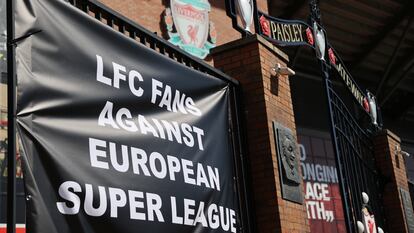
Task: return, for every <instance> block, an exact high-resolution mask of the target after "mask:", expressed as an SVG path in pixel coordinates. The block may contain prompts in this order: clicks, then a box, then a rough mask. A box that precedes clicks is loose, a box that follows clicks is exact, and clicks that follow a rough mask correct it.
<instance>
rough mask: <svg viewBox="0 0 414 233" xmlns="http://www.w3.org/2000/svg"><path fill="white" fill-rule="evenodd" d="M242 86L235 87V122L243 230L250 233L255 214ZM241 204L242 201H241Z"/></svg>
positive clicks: (252, 230)
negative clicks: (249, 174)
mask: <svg viewBox="0 0 414 233" xmlns="http://www.w3.org/2000/svg"><path fill="white" fill-rule="evenodd" d="M241 95H242V94H241V87H240V86H234V88H233V101H234V111H235V112H234V113H235V123H236V129H237V142H238V146H239V148H238V150H239V156H240V167H241V176H242V177H241V181H240V182H242V186H243V190H240V191H241V192H242V193H243V194H244V195H243V196H244V199H243V200H240V202H244V212H245V214H244V215H245V219H244V221H243V222H244V229H243V232H245V233H250V232H255V231H254V229H253V225H254V224H253V222H254V219H253V215H252V210H251V208H250V207H251V206H252V203H251V200H252V199H251V197H250V192H249V190H250V186H249V182H248V180H247V174H248V164H247V157H246V153H245V151H246V150H245V148H244V146H243V145H246V142H245V141H244V140H245V137H244V131H243V127H242V125H244V124H243V123H244V119H243V117H242V115H241V114H240V113H241V112H243V111H242V106H244V105H243V103H241V100H242V96H241ZM240 204H241V203H240Z"/></svg>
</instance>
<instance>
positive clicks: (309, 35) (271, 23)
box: [258, 12, 315, 47]
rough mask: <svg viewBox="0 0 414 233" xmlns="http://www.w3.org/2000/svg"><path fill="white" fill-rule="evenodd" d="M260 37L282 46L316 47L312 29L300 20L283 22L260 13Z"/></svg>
mask: <svg viewBox="0 0 414 233" xmlns="http://www.w3.org/2000/svg"><path fill="white" fill-rule="evenodd" d="M258 15H259V24H260V27H259V29H260V35H262V36H264V37H265V38H267V39H268V40H270V41H272V42H274V43H276V44H277V45H280V46H297V45H308V46H311V47H314V44H315V40H314V37H313V31H312V28H311V27H310V26H309V25H307V24H306V23H305V22H303V21H300V20H283V19H279V18H274V17H271V16H269V15H266V14H264V13H262V12H259V14H258Z"/></svg>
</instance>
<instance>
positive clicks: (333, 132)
mask: <svg viewBox="0 0 414 233" xmlns="http://www.w3.org/2000/svg"><path fill="white" fill-rule="evenodd" d="M320 63H321V68H322V69H321V70H322V73H324V76H325V77H324V80H325V91H326V96H327V100H328V110H329V120H330V128H331V135H332V141H333V146H334V152H335V160H336V164H337V169H338V182H339V187H340V189H341V193H342V205H343V207H344V215H345V225H346V229H347V232H353V230H352V225H351V216H350V214H351V210H350V209H349V205H348V190H347V188H346V186H345V180H344V175H345V174H344V171H343V168H342V160H341V158H340V156H341V154H340V152H339V144H338V136H337V135H336V130H335V121H334V115H333V114H334V113H333V109H332V99H331V93H330V92H331V91H330V85H331V84H330V80H329V74H328V73H327V71H326V69H325V68H326V67H324V64H323V63H322V62H320Z"/></svg>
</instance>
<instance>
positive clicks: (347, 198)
mask: <svg viewBox="0 0 414 233" xmlns="http://www.w3.org/2000/svg"><path fill="white" fill-rule="evenodd" d="M325 85H326V90H327V95H328V104H329V108H330V112H331V121H332V122H331V123H332V131H333V132H332V136H333V140H334V143H335V148H336V153H337V156H336V159H337V163H338V166H339V175H340V176H342V177H341V179H340V180H341V181H342V184H341V185H342V192H343V199H344V200H343V203H344V214H345V217H346V219H348V222H347V224H348V226H347V227H348V229H349V230H351V232H358V231H357V224H356V223H357V221H363V220H362V219H363V216H362V208H363V206H364V203H363V200H362V192H365V193H367V194H368V196H369V199H370V200H369V202H368V209H369V211H370V212H371V213H372V214H374V215H375V221H376V225H377V227H381V228H382V229H384V228H386V223H385V220H384V217H383V216H384V215H383V213H384V210H383V208H382V206H381V204H380V203H382V191H383V188H382V186H383V183H382V182H383V177H382V175H381V174H380V173H379V172H378V171H377V169H376V164H375V157H374V145H373V142H372V137H373V135H372V131H369V130H367V129H366V128H365V127H362V126H361V125H360V123H359V122H358V121H357V120H356V117H355V116H354V115H353V114H352V113H351V111H350V110H349V109H348V108H347V106H346V104H345V103H344V102H343V100H342V99H341V98H340V97H339V96H338V94H337V93H336V92H335V90H334V86H333V84H332V81H331V80H329V79H326V80H325Z"/></svg>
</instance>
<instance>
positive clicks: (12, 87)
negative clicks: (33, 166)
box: [6, 0, 16, 233]
mask: <svg viewBox="0 0 414 233" xmlns="http://www.w3.org/2000/svg"><path fill="white" fill-rule="evenodd" d="M6 5H7V6H6V7H7V11H6V12H7V118H8V119H7V138H8V139H7V141H8V143H7V233H15V232H16V114H15V112H16V72H15V63H16V61H15V46H14V43H13V40H14V0H7V3H6Z"/></svg>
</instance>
